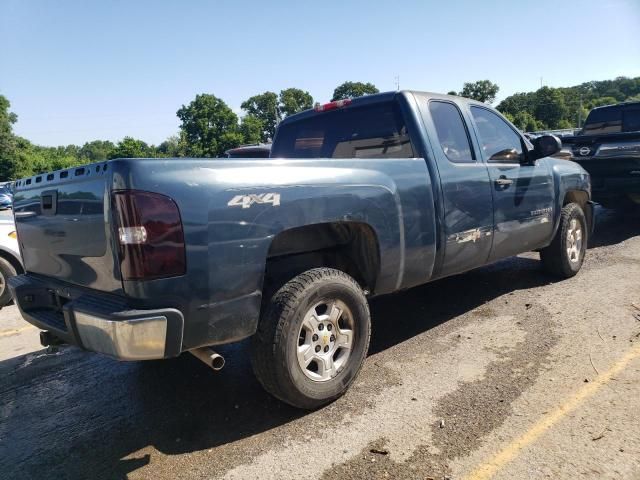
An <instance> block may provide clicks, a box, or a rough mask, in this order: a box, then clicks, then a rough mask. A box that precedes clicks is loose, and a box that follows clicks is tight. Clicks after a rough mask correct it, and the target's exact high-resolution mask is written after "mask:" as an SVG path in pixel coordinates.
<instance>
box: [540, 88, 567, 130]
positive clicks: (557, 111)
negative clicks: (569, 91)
mask: <svg viewBox="0 0 640 480" xmlns="http://www.w3.org/2000/svg"><path fill="white" fill-rule="evenodd" d="M567 113H568V111H567V107H566V105H565V103H564V96H563V94H562V92H561V91H560V90H558V89H556V88H551V87H542V88H540V89H539V90H538V91H536V105H535V110H534V115H535V117H536V119H537V120H539V121H541V122H543V123H544V124H545V125H546V127H547V128H552V129H553V128H560V121H561V120H562V119H566V117H567Z"/></svg>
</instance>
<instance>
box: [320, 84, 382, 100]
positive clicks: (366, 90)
mask: <svg viewBox="0 0 640 480" xmlns="http://www.w3.org/2000/svg"><path fill="white" fill-rule="evenodd" d="M374 93H380V90H378V89H377V88H376V86H375V85H374V84H373V83H363V82H344V83H343V84H342V85H338V86H337V87H336V89H335V90H334V91H333V97H332V98H331V101H332V102H335V101H336V100H344V99H346V98H356V97H362V96H364V95H372V94H374Z"/></svg>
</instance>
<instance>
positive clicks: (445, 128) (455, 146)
mask: <svg viewBox="0 0 640 480" xmlns="http://www.w3.org/2000/svg"><path fill="white" fill-rule="evenodd" d="M429 112H430V113H431V118H433V123H434V125H435V127H436V134H437V135H438V141H439V142H440V146H441V147H442V151H443V152H444V154H445V155H446V157H447V158H448V159H449V161H451V162H454V163H473V162H475V156H474V154H473V150H472V148H471V144H470V142H469V134H468V133H467V128H466V127H465V124H464V121H463V120H462V115H461V114H460V111H459V110H458V107H456V106H455V105H454V104H452V103H449V102H438V101H431V102H429Z"/></svg>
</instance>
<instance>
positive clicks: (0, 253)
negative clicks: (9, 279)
mask: <svg viewBox="0 0 640 480" xmlns="http://www.w3.org/2000/svg"><path fill="white" fill-rule="evenodd" d="M0 258H4V259H5V260H6V261H7V262H9V263H10V264H11V266H12V267H13V268H15V270H16V272H17V273H18V275H20V274H22V273H24V268H23V266H22V262H21V261H20V259H19V258H17V257H16V256H15V255H14V254H13V253H11V252H9V251H7V250H4V249H0Z"/></svg>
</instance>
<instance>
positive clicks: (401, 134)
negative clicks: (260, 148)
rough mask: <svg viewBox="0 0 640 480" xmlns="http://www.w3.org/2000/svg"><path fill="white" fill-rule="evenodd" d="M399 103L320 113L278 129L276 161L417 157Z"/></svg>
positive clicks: (385, 103) (275, 150)
mask: <svg viewBox="0 0 640 480" xmlns="http://www.w3.org/2000/svg"><path fill="white" fill-rule="evenodd" d="M415 156H416V155H415V151H414V148H413V146H412V145H411V140H410V138H409V134H408V133H407V126H406V124H405V121H404V119H403V117H402V113H401V112H400V107H399V105H398V103H397V102H395V101H387V102H380V103H374V104H368V105H363V106H350V107H346V108H339V109H337V110H332V111H329V112H324V113H318V114H315V115H311V116H309V117H306V118H302V119H300V120H295V121H292V122H290V123H283V124H281V125H280V127H278V133H277V135H276V140H275V142H274V144H273V149H272V152H271V157H272V158H414V157H415Z"/></svg>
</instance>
